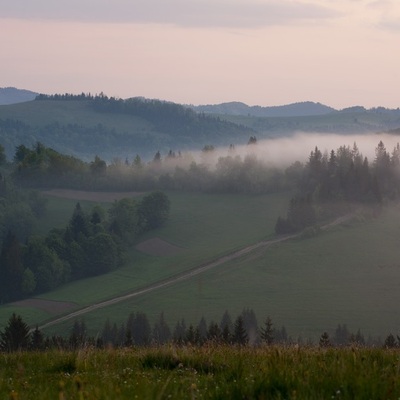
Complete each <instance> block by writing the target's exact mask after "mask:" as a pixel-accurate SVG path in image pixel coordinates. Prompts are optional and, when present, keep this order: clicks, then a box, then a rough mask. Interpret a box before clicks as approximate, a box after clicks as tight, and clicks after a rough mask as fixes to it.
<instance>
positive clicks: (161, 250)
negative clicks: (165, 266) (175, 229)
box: [135, 237, 182, 257]
mask: <svg viewBox="0 0 400 400" xmlns="http://www.w3.org/2000/svg"><path fill="white" fill-rule="evenodd" d="M135 249H136V250H139V251H141V252H142V253H146V254H150V255H151V256H158V257H162V256H172V255H174V254H177V253H179V252H180V251H182V248H181V247H179V246H175V245H174V244H171V243H168V242H166V241H165V240H162V239H160V238H157V237H155V238H152V239H148V240H145V241H144V242H141V243H139V244H138V245H136V247H135Z"/></svg>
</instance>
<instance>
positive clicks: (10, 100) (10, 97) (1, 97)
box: [0, 87, 38, 105]
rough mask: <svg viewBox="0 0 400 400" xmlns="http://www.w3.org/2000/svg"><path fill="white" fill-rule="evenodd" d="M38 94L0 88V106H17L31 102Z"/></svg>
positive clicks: (10, 88)
mask: <svg viewBox="0 0 400 400" xmlns="http://www.w3.org/2000/svg"><path fill="white" fill-rule="evenodd" d="M37 95H38V93H35V92H32V91H30V90H25V89H17V88H15V87H5V88H0V105H7V104H17V103H23V102H25V101H32V100H34V99H35V97H36V96H37Z"/></svg>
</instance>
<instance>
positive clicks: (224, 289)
mask: <svg viewBox="0 0 400 400" xmlns="http://www.w3.org/2000/svg"><path fill="white" fill-rule="evenodd" d="M399 237H400V209H399V208H398V207H391V208H388V209H387V210H386V211H385V212H384V213H383V214H382V215H380V216H379V217H378V218H376V219H371V220H368V221H359V220H354V221H352V222H350V223H348V224H347V225H344V226H338V227H335V228H332V229H331V230H329V231H326V232H321V233H320V234H318V235H317V236H315V237H311V238H299V239H295V240H292V241H289V242H284V243H282V244H279V245H275V246H272V247H270V248H267V249H263V250H258V251H256V252H254V253H251V254H249V255H247V256H244V257H242V258H241V259H238V260H235V261H232V262H228V263H226V264H223V265H221V266H219V267H218V268H216V269H213V270H210V271H208V272H205V273H203V274H201V275H198V276H197V277H195V278H193V279H191V280H187V281H183V282H180V283H178V284H176V285H174V286H172V287H168V288H164V289H160V290H158V291H157V292H154V293H151V294H147V295H143V296H140V297H138V298H136V299H134V300H130V301H126V302H124V303H121V304H116V305H114V306H111V307H107V308H106V309H103V310H98V311H94V312H93V313H90V314H88V315H86V316H85V321H87V324H88V326H91V327H92V328H93V330H92V333H93V334H97V333H98V332H99V331H100V329H101V327H102V325H100V324H99V321H104V319H105V318H110V320H111V321H124V320H125V319H126V317H127V315H128V314H129V312H131V311H144V312H146V313H147V315H148V316H149V318H150V320H151V321H154V320H155V319H156V318H157V317H158V316H159V314H160V313H161V312H164V313H165V317H166V318H167V321H168V322H169V323H170V325H171V328H173V327H174V325H175V323H176V322H177V321H178V320H180V319H181V318H185V320H186V323H187V324H189V323H194V324H197V323H198V322H199V320H200V319H201V317H202V316H204V317H206V320H207V322H208V323H209V322H211V320H213V321H216V322H219V321H220V319H221V317H222V314H223V312H224V311H225V310H228V311H229V312H230V314H231V316H232V317H233V318H235V317H236V316H237V315H238V314H239V313H240V312H241V311H242V310H243V309H244V308H251V309H253V310H254V311H255V313H256V315H257V317H258V320H259V323H260V324H261V323H262V322H263V321H264V320H265V318H266V317H267V316H270V317H271V318H272V320H273V322H274V324H275V326H276V327H277V328H279V327H280V326H282V325H284V326H285V327H286V329H287V331H288V334H289V335H291V336H292V338H293V339H294V340H296V339H297V338H298V337H299V336H301V337H302V339H303V340H306V339H308V338H311V339H313V340H314V341H316V340H318V338H319V336H320V335H321V333H322V332H324V331H328V332H329V334H330V335H333V334H334V331H335V329H336V327H337V325H338V324H342V325H343V324H346V325H347V327H348V328H349V330H351V331H352V332H353V333H355V332H357V330H358V329H360V330H361V332H362V333H363V334H364V335H365V339H367V338H368V336H369V335H371V336H372V337H374V338H377V337H380V338H381V339H384V338H385V337H386V336H387V335H388V334H389V333H393V334H395V335H396V334H399V327H400V316H399V314H398V311H397V305H398V304H399V302H400V291H399V279H400V261H399V250H398V246H399V239H398V238H399ZM69 326H70V323H69ZM57 329H61V330H62V329H64V330H65V329H68V323H65V324H64V325H62V326H60V327H58V328H57Z"/></svg>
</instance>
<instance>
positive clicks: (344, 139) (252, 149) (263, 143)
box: [186, 133, 400, 168]
mask: <svg viewBox="0 0 400 400" xmlns="http://www.w3.org/2000/svg"><path fill="white" fill-rule="evenodd" d="M380 141H382V142H383V143H384V145H385V147H386V150H387V152H388V153H389V154H391V153H392V151H393V148H394V147H395V146H396V145H397V143H399V142H400V136H396V135H390V134H357V135H338V134H323V133H312V134H310V133H297V134H295V135H293V136H291V137H282V138H275V139H265V140H259V141H258V142H257V144H255V145H242V146H235V147H234V149H229V148H216V149H214V150H213V151H211V152H204V151H197V152H191V153H190V155H191V156H189V157H188V155H186V157H187V158H188V159H191V157H193V160H194V161H196V162H198V163H203V164H206V165H208V166H209V167H212V166H213V165H215V163H217V162H218V159H219V158H220V157H227V156H233V157H235V156H240V157H241V159H244V158H245V157H246V156H256V157H257V159H258V160H259V161H262V162H264V163H266V164H268V165H270V166H274V167H281V168H282V167H287V166H289V165H291V164H292V163H293V162H295V161H300V162H302V163H305V162H307V160H308V157H309V156H310V153H311V151H313V150H314V149H315V147H316V146H317V147H318V149H319V150H320V151H321V152H322V153H323V154H324V153H325V152H326V153H328V156H329V153H330V151H331V150H334V151H335V152H336V150H337V149H338V148H339V147H340V146H349V147H350V148H353V146H354V143H356V145H357V147H358V149H359V151H360V153H361V154H362V155H363V156H364V157H367V158H368V161H369V162H370V163H372V162H373V160H374V159H375V149H376V147H377V146H378V143H379V142H380Z"/></svg>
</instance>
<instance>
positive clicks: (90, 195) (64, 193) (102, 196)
mask: <svg viewBox="0 0 400 400" xmlns="http://www.w3.org/2000/svg"><path fill="white" fill-rule="evenodd" d="M43 194H45V195H47V196H54V197H62V198H64V199H71V200H87V201H98V202H104V203H107V202H112V201H114V200H121V199H123V198H125V197H137V196H140V195H141V194H143V193H141V192H89V191H85V190H69V189H52V190H45V191H43Z"/></svg>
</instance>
